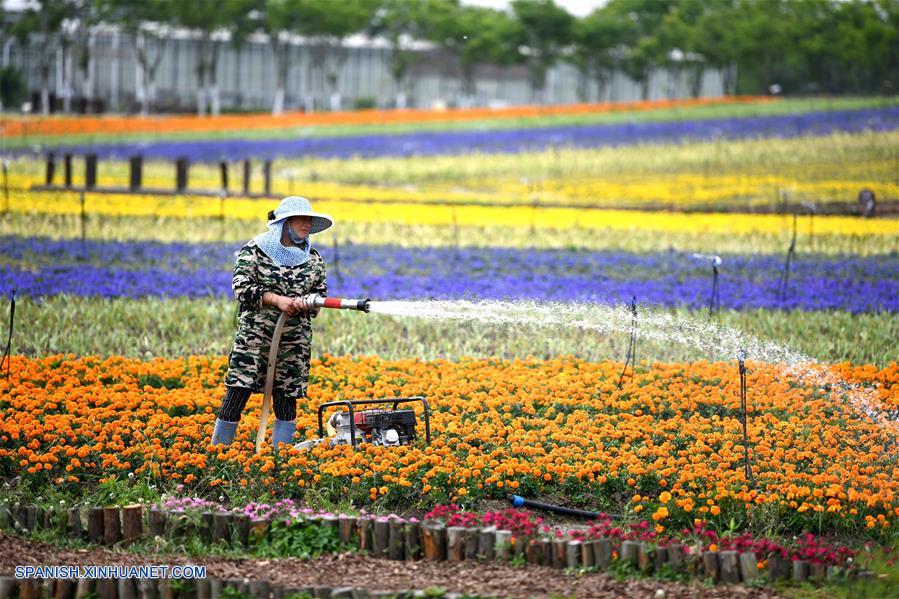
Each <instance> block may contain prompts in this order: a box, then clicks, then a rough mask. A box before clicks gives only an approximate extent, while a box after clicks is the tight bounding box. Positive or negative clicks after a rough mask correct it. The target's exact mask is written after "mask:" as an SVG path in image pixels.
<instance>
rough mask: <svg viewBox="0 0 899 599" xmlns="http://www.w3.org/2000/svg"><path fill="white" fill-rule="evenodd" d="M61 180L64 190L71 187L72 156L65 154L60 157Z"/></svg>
mask: <svg viewBox="0 0 899 599" xmlns="http://www.w3.org/2000/svg"><path fill="white" fill-rule="evenodd" d="M62 173H63V176H62V180H63V185H65V186H66V188H70V187H72V154H70V153H67V154H63V156H62Z"/></svg>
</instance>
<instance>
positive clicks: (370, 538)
mask: <svg viewBox="0 0 899 599" xmlns="http://www.w3.org/2000/svg"><path fill="white" fill-rule="evenodd" d="M372 528H374V527H373V525H372V520H371V518H359V549H360V550H361V551H367V552H369V553H371V552H372V550H373V549H374V534H373V532H372Z"/></svg>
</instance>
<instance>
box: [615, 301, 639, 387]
mask: <svg viewBox="0 0 899 599" xmlns="http://www.w3.org/2000/svg"><path fill="white" fill-rule="evenodd" d="M628 364H630V365H631V380H632V381H633V380H634V372H635V371H636V368H637V296H636V295H635V296H633V297H632V298H631V337H630V341H629V342H628V345H627V356H626V357H625V359H624V368H622V369H621V376H620V377H619V378H618V388H619V389H621V383H622V382H624V373H625V372H627V365H628Z"/></svg>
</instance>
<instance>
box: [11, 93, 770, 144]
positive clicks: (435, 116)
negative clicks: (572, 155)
mask: <svg viewBox="0 0 899 599" xmlns="http://www.w3.org/2000/svg"><path fill="white" fill-rule="evenodd" d="M771 101H772V99H771V98H767V97H764V96H761V97H757V96H727V97H721V98H685V99H679V100H651V101H643V102H639V101H638V102H615V103H612V102H605V103H601V104H561V105H553V106H537V105H533V106H512V107H509V108H497V109H490V108H470V109H464V110H358V111H352V112H349V111H347V112H316V113H305V112H293V113H288V114H283V115H278V116H273V115H271V114H249V115H222V116H216V117H199V116H196V115H178V116H162V117H160V116H153V117H137V116H135V117H120V116H109V117H55V118H46V117H36V118H27V119H25V118H16V119H12V120H9V121H7V122H5V123H4V124H3V133H4V135H6V136H7V137H18V136H22V135H75V134H80V135H92V134H100V133H111V132H116V133H121V134H127V133H170V132H175V131H178V132H189V131H193V132H200V131H229V130H233V131H241V130H247V129H281V128H290V127H312V126H320V125H378V124H399V123H424V122H448V121H476V120H484V119H511V118H526V117H539V116H554V115H577V114H593V113H604V112H617V111H632V110H639V111H643V110H657V109H662V108H676V107H688V106H713V105H724V104H756V103H762V102H771Z"/></svg>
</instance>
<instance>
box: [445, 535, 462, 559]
mask: <svg viewBox="0 0 899 599" xmlns="http://www.w3.org/2000/svg"><path fill="white" fill-rule="evenodd" d="M464 534H465V529H464V528H463V527H461V526H450V527H449V528H447V529H446V554H447V559H449V561H451V562H461V561H462V560H464V559H465V537H464Z"/></svg>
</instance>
